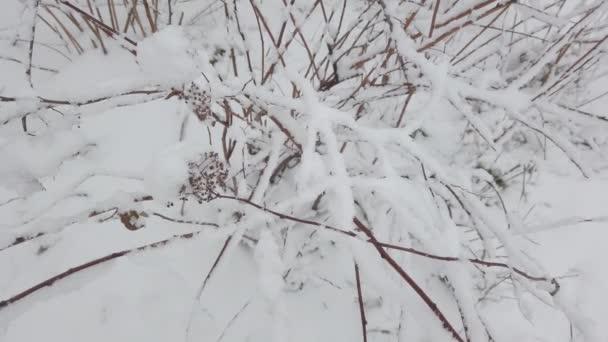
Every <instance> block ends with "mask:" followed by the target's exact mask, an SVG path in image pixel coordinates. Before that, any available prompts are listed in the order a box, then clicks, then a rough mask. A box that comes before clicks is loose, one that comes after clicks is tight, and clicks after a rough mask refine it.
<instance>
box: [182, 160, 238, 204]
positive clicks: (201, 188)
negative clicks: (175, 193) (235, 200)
mask: <svg viewBox="0 0 608 342" xmlns="http://www.w3.org/2000/svg"><path fill="white" fill-rule="evenodd" d="M227 178H228V169H227V168H226V165H225V164H224V162H223V161H222V160H221V159H220V157H219V154H218V153H217V152H205V153H203V154H202V155H201V156H200V157H199V159H198V160H196V161H192V162H189V163H188V183H187V184H185V185H184V186H183V187H182V190H181V192H180V194H181V195H182V199H187V198H188V196H194V197H195V198H196V199H197V200H198V201H199V203H202V202H209V201H212V200H214V199H215V198H217V196H218V190H220V189H221V190H226V179H227Z"/></svg>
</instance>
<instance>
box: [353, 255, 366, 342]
mask: <svg viewBox="0 0 608 342" xmlns="http://www.w3.org/2000/svg"><path fill="white" fill-rule="evenodd" d="M355 279H356V281H357V297H358V298H359V314H360V315H361V329H362V332H363V342H367V328H366V327H367V320H366V319H365V307H364V306H363V295H362V294H361V278H360V277H359V265H357V263H355Z"/></svg>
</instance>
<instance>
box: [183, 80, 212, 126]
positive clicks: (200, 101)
mask: <svg viewBox="0 0 608 342" xmlns="http://www.w3.org/2000/svg"><path fill="white" fill-rule="evenodd" d="M180 98H181V99H183V100H184V101H185V102H186V104H187V105H188V107H190V109H191V110H192V112H193V113H194V115H196V117H197V118H198V119H199V120H200V121H206V120H208V119H210V118H211V96H209V94H208V93H207V92H206V91H205V90H204V89H201V87H200V86H199V85H197V84H195V83H190V84H188V85H187V86H185V87H184V91H183V92H182V94H181V95H180Z"/></svg>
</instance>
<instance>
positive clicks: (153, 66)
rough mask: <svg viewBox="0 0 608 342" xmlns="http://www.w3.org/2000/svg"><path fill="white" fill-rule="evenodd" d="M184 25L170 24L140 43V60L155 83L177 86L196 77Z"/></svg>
mask: <svg viewBox="0 0 608 342" xmlns="http://www.w3.org/2000/svg"><path fill="white" fill-rule="evenodd" d="M189 48H190V42H189V40H188V38H187V37H186V35H185V32H184V30H183V28H181V27H179V26H167V27H165V28H163V29H162V30H160V31H159V32H157V33H155V34H154V35H152V36H151V37H148V38H147V39H144V40H143V41H141V42H139V44H138V45H137V63H138V64H139V66H140V67H141V70H142V72H143V73H144V75H146V78H147V79H148V81H149V82H151V83H152V84H166V85H171V86H175V85H178V84H181V83H183V82H184V81H189V80H192V79H194V78H195V77H197V72H196V66H195V64H194V61H193V60H192V57H191V55H190V54H189V53H188V50H189Z"/></svg>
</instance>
